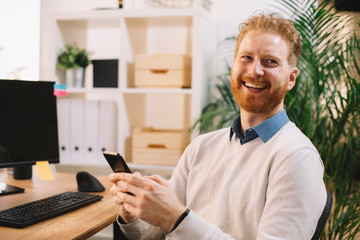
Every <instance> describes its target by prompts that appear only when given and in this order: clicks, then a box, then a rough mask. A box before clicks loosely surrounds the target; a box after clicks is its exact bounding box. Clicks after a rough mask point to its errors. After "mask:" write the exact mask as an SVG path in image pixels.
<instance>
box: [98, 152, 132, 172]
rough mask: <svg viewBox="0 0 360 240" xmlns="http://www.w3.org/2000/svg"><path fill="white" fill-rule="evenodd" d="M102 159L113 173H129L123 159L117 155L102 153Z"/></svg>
mask: <svg viewBox="0 0 360 240" xmlns="http://www.w3.org/2000/svg"><path fill="white" fill-rule="evenodd" d="M104 157H105V159H106V161H107V162H108V163H109V165H110V167H111V169H112V170H113V172H127V173H131V170H130V168H129V167H128V165H127V164H126V162H125V160H124V158H123V157H122V156H121V155H120V154H119V153H114V152H104Z"/></svg>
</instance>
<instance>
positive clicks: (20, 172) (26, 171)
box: [14, 165, 32, 180]
mask: <svg viewBox="0 0 360 240" xmlns="http://www.w3.org/2000/svg"><path fill="white" fill-rule="evenodd" d="M31 178H32V166H31V165H29V166H21V167H14V179H17V180H27V179H31Z"/></svg>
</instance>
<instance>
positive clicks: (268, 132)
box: [230, 109, 289, 144]
mask: <svg viewBox="0 0 360 240" xmlns="http://www.w3.org/2000/svg"><path fill="white" fill-rule="evenodd" d="M288 122H289V118H288V116H287V114H286V111H285V109H283V110H281V111H280V112H279V113H277V114H275V115H274V116H272V117H271V118H269V119H267V120H265V121H264V122H262V123H260V124H259V125H257V126H255V127H253V128H249V129H246V130H245V138H243V137H242V136H241V134H240V132H241V121H240V115H239V116H238V117H237V118H236V119H235V120H234V121H233V123H232V125H231V128H230V141H231V139H232V136H233V135H234V133H235V134H236V136H237V137H238V138H239V139H240V143H241V144H245V143H247V142H250V141H251V140H253V139H255V138H257V137H260V138H261V140H262V141H263V142H264V143H266V142H267V141H269V139H270V138H272V136H274V135H275V134H276V133H277V132H278V131H279V130H280V129H281V128H282V127H283V126H284V125H285V124H286V123H288Z"/></svg>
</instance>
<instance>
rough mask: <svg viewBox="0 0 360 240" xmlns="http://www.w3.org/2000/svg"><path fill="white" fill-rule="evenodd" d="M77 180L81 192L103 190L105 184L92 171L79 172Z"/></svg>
mask: <svg viewBox="0 0 360 240" xmlns="http://www.w3.org/2000/svg"><path fill="white" fill-rule="evenodd" d="M76 181H77V184H78V190H79V192H103V191H104V190H105V188H104V186H103V185H102V184H101V183H100V182H99V181H98V180H97V179H96V178H95V177H94V176H93V175H91V174H90V173H88V172H78V173H77V174H76Z"/></svg>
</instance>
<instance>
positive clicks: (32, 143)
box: [0, 80, 59, 167]
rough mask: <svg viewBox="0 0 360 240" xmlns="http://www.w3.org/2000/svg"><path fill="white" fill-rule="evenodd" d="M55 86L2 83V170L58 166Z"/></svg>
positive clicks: (1, 81)
mask: <svg viewBox="0 0 360 240" xmlns="http://www.w3.org/2000/svg"><path fill="white" fill-rule="evenodd" d="M53 85H54V83H53V82H45V81H20V80H0V167H16V166H20V165H32V164H35V163H36V161H49V162H51V163H58V162H59V144H58V126H57V110H56V97H55V96H54V95H53Z"/></svg>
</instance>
